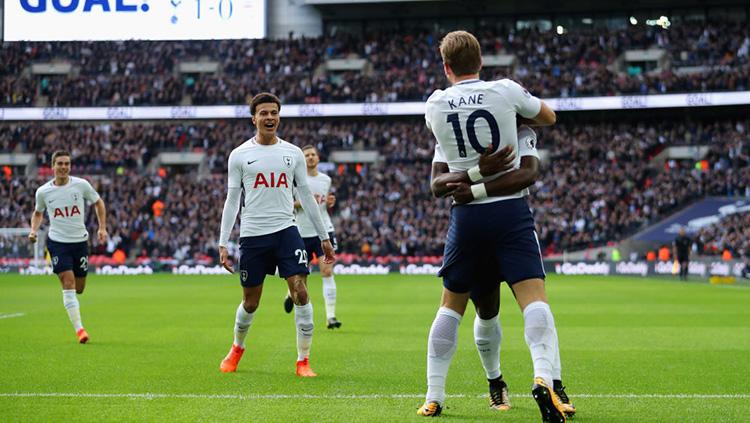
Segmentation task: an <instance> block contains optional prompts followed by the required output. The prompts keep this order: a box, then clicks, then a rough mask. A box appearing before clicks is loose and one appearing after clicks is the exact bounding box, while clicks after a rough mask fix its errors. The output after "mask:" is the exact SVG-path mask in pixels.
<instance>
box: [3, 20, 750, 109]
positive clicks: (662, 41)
mask: <svg viewBox="0 0 750 423" xmlns="http://www.w3.org/2000/svg"><path fill="white" fill-rule="evenodd" d="M747 28H748V25H747V22H746V21H739V22H735V21H726V20H719V21H685V22H682V23H680V24H679V25H677V24H675V25H673V26H672V27H670V28H669V29H662V28H660V27H654V26H645V25H641V26H630V27H627V28H626V29H607V28H591V29H586V30H583V29H571V30H570V31H569V32H565V33H564V34H557V33H556V32H555V31H546V32H541V31H539V30H537V29H519V30H516V29H514V30H511V29H509V28H504V27H501V28H480V29H479V31H478V34H479V37H480V39H481V40H482V43H483V50H484V54H485V55H501V54H507V55H514V56H515V57H516V58H517V59H516V61H515V62H514V63H513V64H512V65H511V66H510V67H507V66H503V67H492V66H489V65H488V66H487V67H486V69H485V72H484V77H485V78H497V77H499V76H503V77H505V76H510V77H512V78H514V79H516V80H518V81H519V82H520V83H521V84H523V85H525V86H526V87H527V88H528V89H529V90H530V91H531V92H533V93H534V94H535V95H538V96H540V97H573V96H591V95H616V94H649V93H671V92H701V91H722V90H730V91H735V90H747V89H750V60H749V59H748V57H749V54H750V52H749V50H750V33H749V32H748V29H747ZM719 34H721V36H719ZM439 39H440V34H439V33H431V32H424V31H422V32H420V31H416V30H415V31H396V32H393V31H380V32H374V33H370V34H367V35H363V36H354V35H350V34H345V33H338V34H336V35H335V36H321V37H318V38H294V39H282V40H223V41H190V42H185V41H161V42H153V41H128V42H88V43H87V42H76V43H63V42H47V43H39V42H35V43H28V42H24V43H17V42H13V43H11V42H6V43H3V44H2V49H0V60H1V61H2V63H3V64H4V66H3V67H2V68H0V87H1V88H2V90H0V93H2V98H0V105H1V106H30V105H34V104H36V103H37V102H38V101H39V100H41V99H42V98H43V99H44V100H43V101H42V104H46V105H50V106H137V105H167V104H169V105H180V104H196V105H210V104H242V103H244V102H246V100H247V99H248V98H249V97H251V96H252V94H253V93H255V92H258V91H262V90H272V91H274V92H275V93H276V94H277V95H279V96H280V97H281V99H282V101H284V102H285V103H318V102H324V103H326V102H328V103H330V102H392V101H407V100H425V99H426V98H427V97H428V96H429V95H430V93H432V92H433V91H434V90H435V89H437V88H442V87H444V86H445V77H444V76H443V73H442V68H441V66H439V63H440V58H439V54H438V51H437V41H438V40H439ZM646 48H658V49H663V50H664V51H665V54H666V56H667V61H668V62H669V63H670V65H669V66H665V67H664V68H663V69H662V70H661V71H660V72H656V73H653V72H649V69H648V68H647V67H645V66H643V64H642V63H641V64H639V63H635V64H633V63H631V64H628V63H620V60H621V56H622V53H623V52H625V51H627V50H633V49H646ZM331 58H362V59H365V60H366V63H367V65H366V66H365V67H364V68H363V69H362V70H361V71H352V70H349V71H327V70H326V69H325V66H324V65H325V63H326V60H327V59H331ZM521 58H523V59H521ZM60 61H62V62H68V63H70V64H71V65H72V70H71V72H70V73H68V74H66V75H59V74H57V75H44V74H36V75H31V74H30V73H29V72H28V68H29V66H30V65H31V64H33V63H54V62H60ZM191 61H204V62H205V61H212V62H215V63H217V64H218V69H217V70H216V71H211V72H194V73H180V71H179V69H178V67H179V66H178V65H179V64H180V63H182V62H191Z"/></svg>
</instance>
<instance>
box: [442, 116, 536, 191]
mask: <svg viewBox="0 0 750 423" xmlns="http://www.w3.org/2000/svg"><path fill="white" fill-rule="evenodd" d="M536 144H537V138H536V132H534V130H533V129H531V128H529V127H528V126H526V125H523V126H521V127H520V128H518V157H524V156H532V157H536V158H537V159H539V152H538V151H537V149H536ZM432 163H447V161H446V159H445V155H444V154H443V150H442V149H441V148H440V145H438V144H436V145H435V155H434V156H433V157H432ZM519 166H520V159H519ZM516 169H518V167H516ZM527 195H529V189H528V188H524V189H523V190H521V191H519V192H518V194H515V195H512V196H506V197H494V198H497V199H500V200H507V199H509V198H518V197H519V196H520V197H525V196H527Z"/></svg>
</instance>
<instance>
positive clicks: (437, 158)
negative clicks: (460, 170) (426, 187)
mask: <svg viewBox="0 0 750 423" xmlns="http://www.w3.org/2000/svg"><path fill="white" fill-rule="evenodd" d="M432 163H448V160H447V159H446V158H445V154H444V153H443V149H442V147H440V144H439V143H435V155H434V156H433V157H432Z"/></svg>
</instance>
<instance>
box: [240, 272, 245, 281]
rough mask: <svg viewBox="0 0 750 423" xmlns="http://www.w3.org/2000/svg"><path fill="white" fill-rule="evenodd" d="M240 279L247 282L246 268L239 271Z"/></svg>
mask: <svg viewBox="0 0 750 423" xmlns="http://www.w3.org/2000/svg"><path fill="white" fill-rule="evenodd" d="M240 280H241V281H242V282H247V270H242V271H240Z"/></svg>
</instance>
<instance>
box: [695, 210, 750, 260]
mask: <svg viewBox="0 0 750 423" xmlns="http://www.w3.org/2000/svg"><path fill="white" fill-rule="evenodd" d="M695 243H696V245H697V246H698V249H699V253H701V254H707V255H720V254H722V253H724V251H728V252H729V254H731V257H734V258H743V257H748V258H750V212H747V211H745V212H742V213H735V214H731V215H728V216H725V217H723V218H722V219H721V220H720V221H719V222H717V223H714V224H713V225H710V226H708V227H705V228H702V229H701V230H700V231H698V233H697V234H696V235H695Z"/></svg>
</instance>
